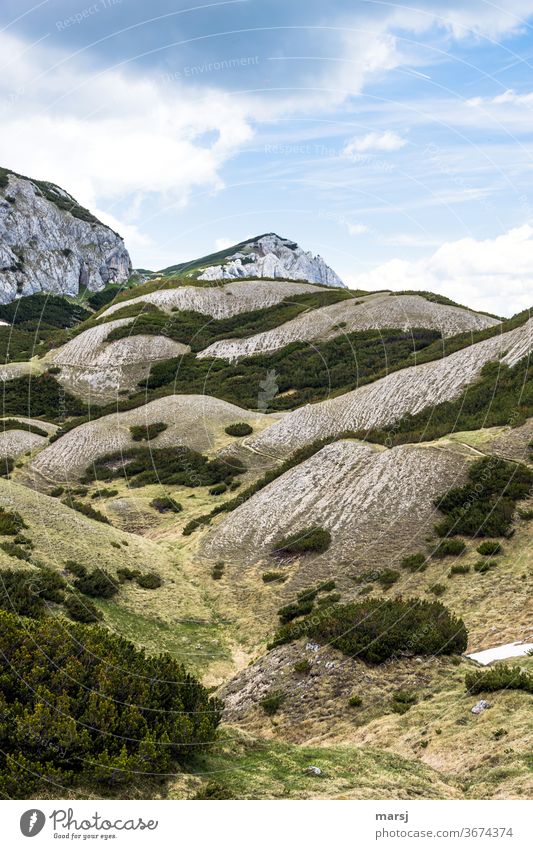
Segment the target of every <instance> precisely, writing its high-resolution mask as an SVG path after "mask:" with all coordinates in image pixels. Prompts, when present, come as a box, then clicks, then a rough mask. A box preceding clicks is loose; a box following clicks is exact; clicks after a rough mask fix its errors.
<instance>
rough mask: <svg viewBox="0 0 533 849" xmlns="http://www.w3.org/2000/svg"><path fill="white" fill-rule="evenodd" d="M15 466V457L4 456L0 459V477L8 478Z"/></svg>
mask: <svg viewBox="0 0 533 849" xmlns="http://www.w3.org/2000/svg"><path fill="white" fill-rule="evenodd" d="M14 468H15V461H14V459H13V457H2V458H1V459H0V478H8V477H9V475H10V474H11V472H12V471H13V469H14Z"/></svg>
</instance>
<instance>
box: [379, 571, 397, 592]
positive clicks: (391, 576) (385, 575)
mask: <svg viewBox="0 0 533 849" xmlns="http://www.w3.org/2000/svg"><path fill="white" fill-rule="evenodd" d="M399 577H400V573H399V572H397V571H396V570H395V569H384V570H383V571H382V572H380V573H379V575H378V578H377V581H378V583H379V584H381V586H382V587H383V589H384V590H388V589H390V588H391V587H392V585H393V584H395V583H396V581H397V580H398V578H399Z"/></svg>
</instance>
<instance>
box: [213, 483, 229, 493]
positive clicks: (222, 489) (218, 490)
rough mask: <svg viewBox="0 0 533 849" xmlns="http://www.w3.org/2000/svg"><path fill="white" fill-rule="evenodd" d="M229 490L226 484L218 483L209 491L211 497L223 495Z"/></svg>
mask: <svg viewBox="0 0 533 849" xmlns="http://www.w3.org/2000/svg"><path fill="white" fill-rule="evenodd" d="M227 489H228V486H227V484H225V483H217V484H215V485H214V486H212V487H211V488H210V490H209V495H222V494H223V493H224V492H226V491H227Z"/></svg>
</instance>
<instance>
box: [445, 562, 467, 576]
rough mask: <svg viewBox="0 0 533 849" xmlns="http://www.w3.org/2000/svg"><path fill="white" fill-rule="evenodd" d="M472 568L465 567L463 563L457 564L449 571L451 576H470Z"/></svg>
mask: <svg viewBox="0 0 533 849" xmlns="http://www.w3.org/2000/svg"><path fill="white" fill-rule="evenodd" d="M469 572H470V566H465V565H463V564H462V563H455V564H454V565H453V566H452V568H451V569H450V571H449V574H450V575H468V573H469Z"/></svg>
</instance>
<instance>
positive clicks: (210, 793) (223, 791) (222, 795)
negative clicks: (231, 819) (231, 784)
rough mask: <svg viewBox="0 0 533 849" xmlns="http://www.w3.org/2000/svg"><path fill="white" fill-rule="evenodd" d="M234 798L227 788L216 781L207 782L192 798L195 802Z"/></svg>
mask: <svg viewBox="0 0 533 849" xmlns="http://www.w3.org/2000/svg"><path fill="white" fill-rule="evenodd" d="M235 798H236V796H235V795H234V794H233V793H232V792H231V790H230V789H229V788H228V787H224V786H223V785H222V784H219V783H218V782H217V781H208V782H207V784H204V785H203V786H202V787H201V788H200V790H198V792H197V793H196V795H195V796H194V799H195V800H202V801H207V800H209V799H219V800H221V799H235Z"/></svg>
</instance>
